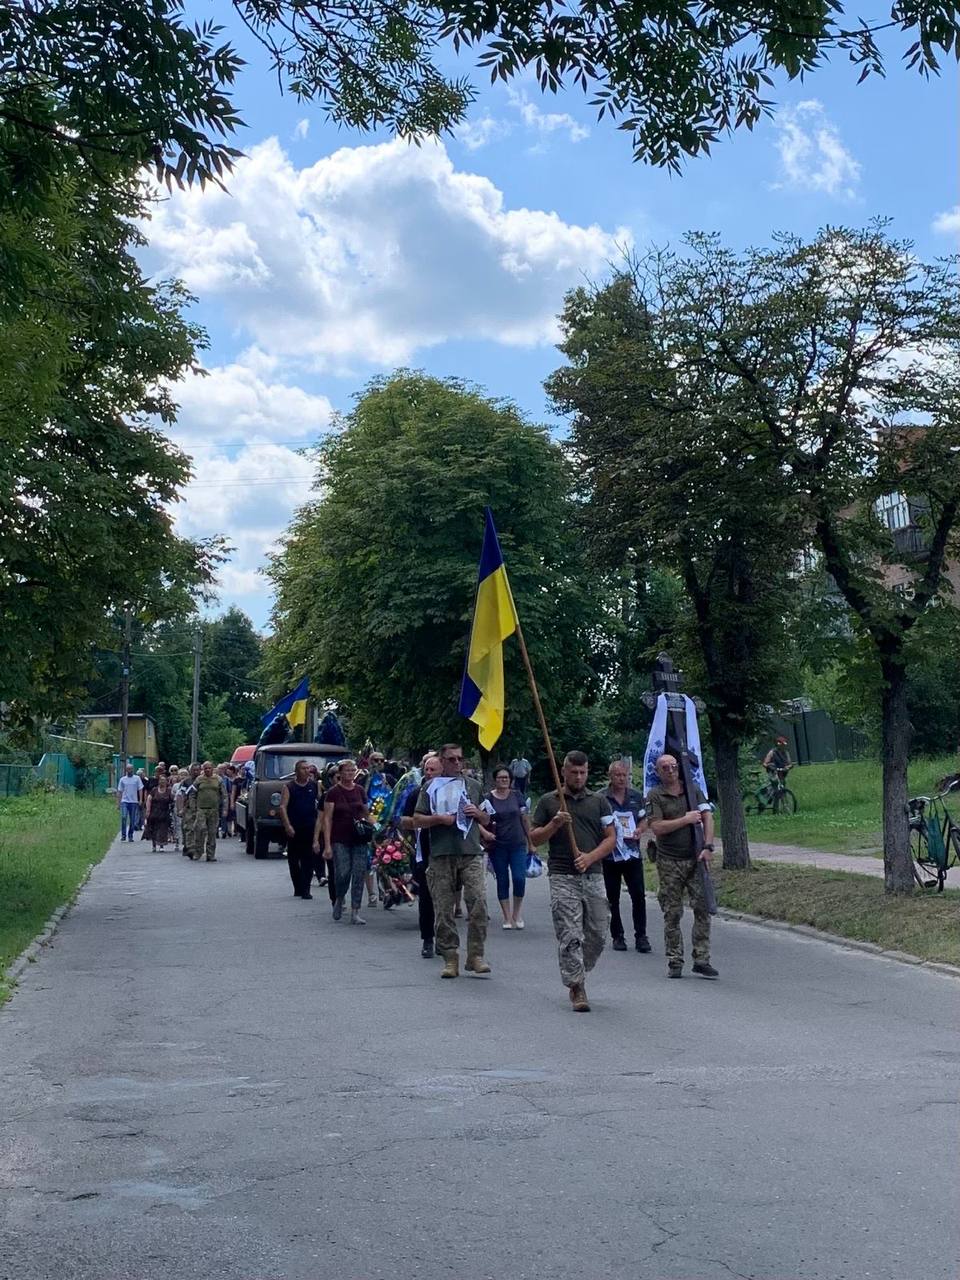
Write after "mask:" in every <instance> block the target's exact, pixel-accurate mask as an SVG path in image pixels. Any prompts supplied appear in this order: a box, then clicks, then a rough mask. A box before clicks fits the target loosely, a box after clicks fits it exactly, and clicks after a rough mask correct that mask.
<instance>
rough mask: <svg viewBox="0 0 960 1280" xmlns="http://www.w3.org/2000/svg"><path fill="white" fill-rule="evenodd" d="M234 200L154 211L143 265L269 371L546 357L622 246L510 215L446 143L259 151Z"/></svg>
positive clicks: (201, 196) (552, 222) (187, 195)
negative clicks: (442, 349)
mask: <svg viewBox="0 0 960 1280" xmlns="http://www.w3.org/2000/svg"><path fill="white" fill-rule="evenodd" d="M230 187H231V193H230V194H229V195H228V194H226V193H224V192H222V191H220V190H219V189H217V188H215V187H208V188H207V190H206V191H205V192H201V191H200V189H199V188H191V189H190V190H187V191H183V192H179V191H176V192H174V193H173V195H172V196H171V197H170V199H168V200H164V201H162V202H161V203H159V204H158V205H157V206H156V210H155V213H154V217H153V220H152V223H151V225H150V226H148V227H147V232H148V235H149V238H150V241H151V254H150V255H148V257H152V259H153V262H152V263H151V265H152V266H155V267H157V268H158V269H161V270H162V271H164V272H169V273H173V274H176V275H178V276H180V277H182V278H183V279H184V280H185V281H186V283H187V284H188V286H189V287H191V288H192V289H194V290H196V291H197V292H198V293H199V294H200V295H201V296H202V297H203V299H204V301H211V300H213V299H214V298H216V299H218V300H219V301H220V302H221V303H222V304H223V306H224V308H225V310H226V312H227V314H228V315H229V318H230V321H231V323H233V324H234V326H236V327H237V329H238V330H239V331H240V332H241V333H243V334H245V335H247V336H248V338H249V339H250V340H252V342H253V343H255V344H256V346H257V347H258V348H260V350H261V351H262V352H264V353H266V354H267V355H268V356H274V357H276V356H279V357H283V358H285V359H288V360H290V359H293V360H299V361H303V362H305V363H306V364H308V365H309V366H311V367H313V368H318V369H331V368H332V369H336V370H338V371H344V372H346V371H351V372H352V371H353V370H352V367H351V366H352V365H353V364H355V363H356V362H363V363H366V364H368V365H369V364H375V365H376V364H379V365H390V364H396V363H404V362H408V361H409V360H410V359H411V357H412V356H413V353H414V352H416V351H417V350H420V349H423V348H426V347H430V346H434V345H437V344H439V343H442V342H444V341H446V340H449V339H462V340H471V339H473V340H477V339H486V340H490V341H493V342H499V343H504V344H506V345H510V346H533V345H537V344H544V343H550V342H553V341H555V340H556V337H557V326H556V313H557V311H558V309H559V307H560V305H561V302H562V298H563V294H564V291H565V290H566V289H568V288H569V287H570V286H571V285H573V284H576V283H578V282H579V281H580V279H581V278H582V277H583V275H584V273H588V274H590V273H599V272H600V271H602V270H603V269H604V267H605V266H606V264H607V263H608V262H609V261H610V260H611V258H614V257H616V256H617V254H618V246H620V245H623V244H629V243H630V236H629V233H628V232H627V231H626V230H624V229H622V228H621V229H618V230H616V231H614V232H610V231H606V230H604V229H603V228H601V227H599V226H597V225H591V226H578V225H576V224H571V223H567V222H564V221H563V220H562V219H561V218H560V217H559V216H558V215H557V214H556V213H552V212H547V211H545V210H539V209H508V208H506V207H505V200H504V196H503V193H502V192H501V191H500V190H499V189H498V188H497V187H496V186H494V184H493V183H492V182H491V181H490V180H489V179H487V178H484V177H481V176H479V175H477V174H472V173H464V172H461V171H458V170H456V169H455V168H454V165H453V162H452V161H451V159H450V157H449V156H448V155H447V152H446V149H445V148H444V147H443V145H442V144H424V145H423V146H422V147H414V146H410V145H408V144H407V143H405V142H402V141H394V142H390V143H386V144H383V145H380V146H362V147H345V148H342V149H341V150H339V151H336V152H334V154H332V155H330V156H327V157H325V158H324V159H321V160H319V161H317V163H316V164H314V165H311V166H309V167H306V168H303V169H298V168H296V166H295V165H294V164H293V163H292V162H291V160H290V159H289V157H288V156H287V155H286V154H285V152H284V151H283V150H282V148H281V147H280V145H279V143H278V142H277V140H276V139H275V138H271V139H268V140H267V141H265V142H263V143H261V144H259V145H258V146H255V147H253V148H252V150H251V152H250V154H249V157H248V158H247V159H245V160H243V161H241V162H240V164H239V165H238V167H237V169H236V171H235V173H234V175H233V176H232V178H231V182H230Z"/></svg>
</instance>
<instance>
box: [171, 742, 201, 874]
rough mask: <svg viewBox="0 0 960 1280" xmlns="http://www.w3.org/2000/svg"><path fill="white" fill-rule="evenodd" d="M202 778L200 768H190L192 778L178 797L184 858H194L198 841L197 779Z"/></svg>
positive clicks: (193, 766)
mask: <svg viewBox="0 0 960 1280" xmlns="http://www.w3.org/2000/svg"><path fill="white" fill-rule="evenodd" d="M199 776H200V766H199V765H198V764H192V765H191V766H190V776H189V777H188V778H187V780H186V782H185V783H184V785H183V787H182V788H181V791H180V795H179V796H178V797H177V803H178V804H179V805H180V827H181V830H182V832H183V846H182V848H183V856H184V857H185V858H192V857H193V850H194V847H195V845H196V840H197V787H196V782H197V778H198V777H199Z"/></svg>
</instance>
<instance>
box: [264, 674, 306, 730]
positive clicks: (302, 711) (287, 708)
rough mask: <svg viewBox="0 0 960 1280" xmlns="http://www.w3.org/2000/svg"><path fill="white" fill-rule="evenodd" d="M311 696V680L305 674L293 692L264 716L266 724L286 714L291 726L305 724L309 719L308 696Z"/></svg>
mask: <svg viewBox="0 0 960 1280" xmlns="http://www.w3.org/2000/svg"><path fill="white" fill-rule="evenodd" d="M309 696H310V680H309V677H307V676H304V677H303V679H302V680H301V681H300V683H299V684H298V685H297V687H296V688H295V689H294V690H293V692H292V693H288V694H287V695H286V696H285V697H283V698H281V699H280V701H279V702H278V703H277V705H276V706H275V707H274V708H273V710H272V711H268V712H267V714H266V715H265V716H264V717H263V723H264V725H269V724H272V723H273V721H274V720H276V718H277V716H286V717H287V720H288V721H289V722H290V726H291V728H296V726H297V725H298V724H304V723H305V721H306V719H307V698H309Z"/></svg>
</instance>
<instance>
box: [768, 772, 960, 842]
mask: <svg viewBox="0 0 960 1280" xmlns="http://www.w3.org/2000/svg"><path fill="white" fill-rule="evenodd" d="M957 768H958V764H957V759H956V757H955V756H944V757H942V758H941V759H937V760H918V761H917V762H916V764H914V765H912V766H911V768H910V794H911V795H932V794H933V790H934V786H935V784H936V781H937V779H938V778H942V777H943V776H944V774H947V773H951V772H956V770H957ZM789 786H790V789H791V791H793V793H794V794H795V795H796V797H797V806H798V809H797V812H796V813H795V814H794V815H793V816H792V817H789V818H787V817H782V818H781V817H776V816H775V815H773V814H766V813H765V814H761V815H760V816H759V817H751V818H748V819H747V831H748V833H749V835H750V839H751V840H758V841H766V842H767V843H770V844H795V845H800V846H802V847H804V848H808V849H822V850H824V851H825V852H827V853H852V854H872V855H877V856H878V855H879V854H880V765H879V762H877V761H872V760H855V761H839V762H838V763H836V764H811V765H804V766H803V767H802V768H797V769H794V770H792V772H791V773H790V778H789ZM950 806H951V810H952V811H953V812H954V813H955V816H957V817H958V818H960V797H958V798H957V799H956V800H951V801H950Z"/></svg>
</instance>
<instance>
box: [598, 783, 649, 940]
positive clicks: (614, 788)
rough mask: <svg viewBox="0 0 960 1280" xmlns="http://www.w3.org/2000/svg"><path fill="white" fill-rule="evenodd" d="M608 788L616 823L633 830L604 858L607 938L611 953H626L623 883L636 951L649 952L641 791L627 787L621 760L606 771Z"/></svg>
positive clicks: (644, 810) (645, 826)
mask: <svg viewBox="0 0 960 1280" xmlns="http://www.w3.org/2000/svg"><path fill="white" fill-rule="evenodd" d="M607 777H608V778H609V779H610V785H609V786H608V787H607V791H606V796H607V799H608V800H609V801H610V808H611V809H612V810H613V816H614V818H615V819H616V820H617V824H618V825H619V824H621V823H623V824H624V825H625V826H626V827H628V828H632V830H630V831H629V834H627V832H626V831H624V830H623V829H621V830H620V832H619V834H618V837H617V847H616V849H614V851H613V853H611V854H608V855H607V857H606V858H604V860H603V863H602V864H601V865H602V869H603V883H604V886H605V888H606V891H607V901H608V902H609V903H610V936H611V937H612V938H613V949H614V951H626V949H627V943H626V939H625V938H624V936H623V921H622V919H621V918H620V894H621V891H622V889H623V885H624V883H626V886H627V893H629V895H630V905H631V907H632V909H633V942H634V946H635V947H636V949H637V950H638V951H642V952H648V951H650V949H651V948H650V941H649V939H648V938H647V890H646V885H645V884H644V882H643V850H642V849H641V847H640V837H641V835H642V834H643V833H644V831H646V830H647V826H648V824H647V820H646V807H645V805H644V803H643V792H642V791H638V790H637V789H636V787H631V786H630V772H629V770H628V768H627V766H626V764H625V763H624V761H623V760H613V761H611V763H610V767H609V769H608V770H607Z"/></svg>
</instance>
